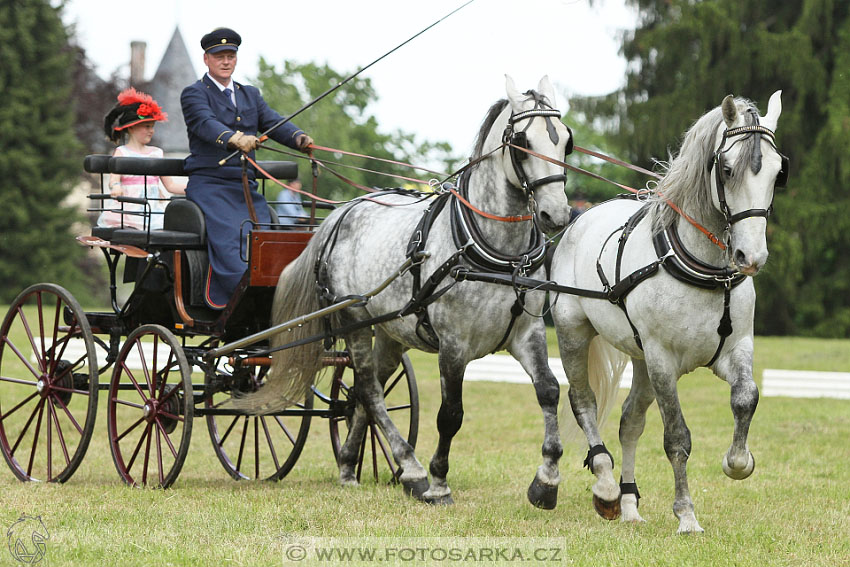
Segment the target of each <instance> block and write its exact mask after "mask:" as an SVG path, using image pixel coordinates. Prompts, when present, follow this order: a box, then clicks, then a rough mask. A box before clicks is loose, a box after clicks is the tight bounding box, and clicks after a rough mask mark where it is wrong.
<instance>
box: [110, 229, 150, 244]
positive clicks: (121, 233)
mask: <svg viewBox="0 0 850 567" xmlns="http://www.w3.org/2000/svg"><path fill="white" fill-rule="evenodd" d="M109 241H110V242H112V243H113V244H129V245H130V246H142V247H144V246H146V245H147V243H148V233H147V231H145V230H139V229H138V228H116V229H113V231H112V238H110V239H109Z"/></svg>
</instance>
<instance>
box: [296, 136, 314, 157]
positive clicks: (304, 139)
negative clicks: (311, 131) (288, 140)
mask: <svg viewBox="0 0 850 567" xmlns="http://www.w3.org/2000/svg"><path fill="white" fill-rule="evenodd" d="M295 145H296V146H297V147H298V151H299V152H304V153H307V151H308V150H309V149H310V146H312V145H313V138H311V137H310V136H308V135H307V134H298V137H297V138H295Z"/></svg>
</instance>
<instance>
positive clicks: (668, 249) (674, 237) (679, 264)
mask: <svg viewBox="0 0 850 567" xmlns="http://www.w3.org/2000/svg"><path fill="white" fill-rule="evenodd" d="M652 244H653V246H654V247H655V253H656V254H658V257H659V258H664V262H663V266H664V269H665V270H667V273H669V274H670V275H671V276H673V277H674V278H676V279H677V280H679V281H682V282H685V283H687V284H690V285H694V286H697V287H701V288H703V289H718V288H720V287H724V286H727V285H729V286H731V287H735V286H737V285H738V284H740V283H741V282H742V281H744V280H745V279H746V277H747V276H745V275H744V274H742V273H741V272H739V271H737V270H735V269H732V268H729V267H722V268H721V267H718V266H713V265H711V264H707V263H705V262H703V261H702V260H700V259H699V258H696V257H695V256H694V255H693V254H691V253H690V252H689V251H688V249H687V248H685V245H684V244H682V239H681V238H680V237H679V231H678V230H677V229H676V225H675V224H671V225H670V226H668V227H667V228H665V229H664V230H662V231H661V232H658V233H657V234H655V235H653V237H652Z"/></svg>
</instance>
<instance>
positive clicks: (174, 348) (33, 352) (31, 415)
mask: <svg viewBox="0 0 850 567" xmlns="http://www.w3.org/2000/svg"><path fill="white" fill-rule="evenodd" d="M259 165H260V166H261V167H262V169H263V170H265V171H266V172H267V173H268V174H269V175H271V176H273V177H275V178H278V179H294V178H295V177H297V167H296V165H295V164H294V163H293V162H259ZM84 167H85V170H86V171H88V172H89V173H94V174H99V175H100V181H101V189H102V190H103V187H104V176H108V174H110V173H117V174H135V175H151V176H161V175H176V176H179V175H184V171H183V160H180V159H143V158H127V157H110V156H107V155H91V156H87V157H86V158H85V162H84ZM258 177H261V176H259V175H258ZM261 185H262V186H261V190H262V191H263V192H264V191H265V179H263V183H262V184H261ZM108 197H109V195H108V194H105V193H103V192H102V193H101V194H97V195H91V198H92V199H93V200H94V202H96V203H99V204H100V206H98V207H93V208H92V209H91V210H93V211H96V210H103V203H104V202H105V199H107V198H108ZM115 200H116V201H117V202H118V207H119V208H122V209H123V207H124V206H125V205H127V204H133V205H136V206H137V208H139V207H140V208H142V212H140V213H137V214H139V215H141V216H142V217H143V218H145V219H146V221H145V224H144V226H145V228H144V229H141V230H140V229H135V228H123V227H117V228H103V227H94V228H93V229H92V234H91V236H80V237H78V238H77V240H79V241H80V243H81V244H83V245H86V246H90V247H97V248H100V249H101V250H102V252H103V255H104V257H105V259H106V262H107V266H108V268H109V278H110V295H111V304H112V305H111V307H112V309H111V311H106V312H91V311H84V310H83V308H82V307H81V306H80V304H79V303H78V302H77V301H76V300H75V299H74V298H73V297H72V296H71V294H69V293H68V292H67V291H66V290H65V289H63V288H62V287H60V286H58V285H55V284H52V283H40V284H35V285H33V286H30V287H29V288H27V289H25V290H24V291H22V292H21V293H20V294H19V295H18V297H17V298H16V299H15V300H14V302H13V303H12V304H11V306H10V307H9V310H8V313H7V314H6V316H5V319H4V320H3V322H2V327H0V450H2V453H3V456H4V458H5V459H6V462H7V463H8V464H9V467H10V468H11V469H12V472H13V473H14V475H15V476H16V477H17V478H18V479H20V480H22V481H36V480H41V481H51V482H65V481H66V480H68V479H69V478H71V476H72V475H73V474H74V472H75V471H76V470H77V468H78V467H79V465H80V463H81V461H82V459H83V457H84V456H85V453H86V450H87V448H88V446H89V442H90V440H91V438H92V435H93V432H94V428H95V418H96V416H97V413H98V406H99V405H101V406H106V408H105V410H106V420H107V430H108V442H109V447H110V450H111V452H112V457H113V461H114V463H115V466H116V468H117V470H118V473H119V475H120V476H121V478H122V479H123V480H124V482H126V483H127V484H130V485H139V486H153V487H163V488H164V487H168V486H170V485H171V484H172V483H173V482H174V481H175V480H176V479H177V476H178V475H179V473H180V470H181V468H182V466H183V463H184V460H185V458H186V455H187V453H188V450H189V442H190V438H191V434H192V428H193V420H194V418H195V417H203V418H204V420H205V421H206V426H207V430H208V432H209V436H210V439H211V440H212V445H213V450H214V451H215V453H216V455H217V456H218V459H219V461H220V462H221V464H222V465H223V466H224V469H225V470H226V471H227V473H228V474H229V475H230V476H232V477H233V478H235V479H249V478H250V479H274V480H279V479H281V478H283V477H284V476H285V475H286V474H287V473H288V472H289V471H290V470H291V469H292V467H293V466H294V465H295V462H296V461H297V459H298V457H299V455H300V453H301V451H302V449H303V447H304V444H305V443H306V440H307V433H308V430H309V427H310V422H311V419H312V418H313V417H323V418H327V419H328V423H329V428H330V437H331V444H332V447H333V451H334V455H335V456H336V455H338V452H339V448H340V446H341V443H342V442H344V441H345V436H346V434H347V421H346V420H347V419H348V418H350V417H351V415H352V412H353V410H354V405H355V396H354V392H353V390H352V388H350V387H349V384H350V383H351V382H352V380H351V376H350V373H351V372H350V371H349V370H348V369H349V368H351V364H350V358H349V356H348V354H347V352H346V351H345V350H339V351H335V350H330V349H328V350H326V352H325V356H324V364H325V365H326V366H327V367H329V370H330V374H331V375H332V377H331V380H330V384H329V387H328V390H327V393H323V392H322V391H320V390H318V389H317V388H313V390H312V393H311V394H310V395H308V396H307V398H306V399H305V400H304V401H303V403H300V404H298V405H297V406H294V407H291V408H288V409H286V410H283V411H278V412H275V413H271V414H265V415H246V414H245V413H241V412H240V411H238V410H234V409H231V408H228V407H224V402H226V401H227V400H229V399H230V398H231V396H232V395H234V394H238V393H242V392H251V391H255V390H256V389H258V388H260V387H262V385H263V383H264V380H265V376H266V373H267V372H268V370H269V366H270V361H271V356H270V354H269V352H268V346H269V341H268V339H269V337H270V336H271V334H273V333H274V332H277V330H276V329H269V323H270V322H269V319H270V314H271V310H272V299H273V296H274V289H275V286H276V284H277V280H278V276H279V274H280V272H281V271H282V270H283V268H284V267H285V266H286V264H287V263H289V262H290V261H292V260H293V259H294V258H295V257H297V256H298V254H300V252H301V251H302V250H303V249H304V247H305V246H306V244H307V242H308V241H309V239H310V238H311V236H312V234H313V231H314V229H315V227H316V223H317V222H318V219H317V218H316V215H315V208H316V207H312V214H311V219H310V222H309V223H308V224H299V225H295V226H290V225H282V224H280V223H279V222H278V217H277V215H276V214H274V211H272V223H271V224H268V225H260V224H256V223H251V222H246V224H244V225H243V234H244V238H243V240H242V242H243V246H242V253H243V258H244V259H245V260H246V261H247V266H248V270H247V271H246V273H245V275H244V277H243V279H242V281H241V282H240V284H239V286H238V288H237V289H236V291H235V292H234V294H233V296H232V297H231V299H230V301H229V302H228V304H227V306H226V308H225V309H224V310H222V311H213V310H210V309H208V308H207V307H205V304H204V301H203V289H204V284H205V280H206V277H207V271H208V262H207V251H206V250H207V244H206V228H205V224H204V217H203V214H202V213H201V211H200V208H199V207H197V205H195V204H194V203H193V202H191V201H189V200H187V199H184V198H175V199H172V200H171V201H170V202H169V203H168V206H167V207H166V209H165V212H164V219H163V229H161V230H151V229H150V215H151V211H150V203H149V202H148V201H146V200H144V199H138V198H132V197H117V198H116V199H115ZM119 212H121V211H119ZM127 214H131V213H129V212H127ZM154 214H155V213H154ZM122 260H123V262H122ZM122 267H123V272H121V269H120V268H122ZM119 272H121V273H119ZM119 275H120V276H122V279H123V283H124V284H127V285H126V286H125V287H128V288H130V289H131V291H130V292H129V295H128V296H127V297H126V298H119V295H120V294H119V284H118V278H119ZM347 374H348V376H347ZM101 377H103V378H104V380H103V381H101ZM100 391H105V392H107V395H106V399H105V400H104V399H103V398H102V397H99V396H98V394H99V392H100ZM385 395H386V398H387V404H388V409H389V410H390V411H392V412H393V413H392V414H391V415H392V416H393V418H394V421H395V422H396V424H397V426H398V427H399V429H400V430H401V431H402V432H405V431H406V432H407V438H408V441H409V442H410V443H411V445H415V443H416V437H417V432H418V414H419V401H418V393H417V388H416V381H415V377H414V373H413V369H412V367H411V365H410V362H409V360H408V359H407V357H406V356H405V358H404V359H403V361H402V364H401V365H400V367H399V369H398V370H397V372H396V373H395V374H394V376H393V377H391V378H390V380H388V381H387V383H386V386H385ZM317 406H318V407H317ZM364 461H366V462H369V461H371V474H372V475H373V476H374V477H375V478H376V479H377V478H379V475H383V474H385V473H383V472H380V471H381V470H383V469H385V468H387V467H388V468H389V470H390V473H391V474H392V477H391V478H396V477H397V475H398V471H397V470H396V466H395V464H394V463H393V461H392V458H391V456H390V452H389V448H388V447H387V446H386V444H385V442H384V441H383V439H382V438H381V434H380V432H379V430H378V428H377V427H376V426H374V425H373V424H370V427H369V428H367V433H366V435H364V438H363V440H362V442H361V451H360V469H361V470H362V467H363V463H364ZM367 474H368V473H367Z"/></svg>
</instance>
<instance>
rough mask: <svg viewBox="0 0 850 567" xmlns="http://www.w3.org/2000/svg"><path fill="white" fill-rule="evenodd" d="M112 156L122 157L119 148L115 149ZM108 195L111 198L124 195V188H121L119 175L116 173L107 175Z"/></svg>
mask: <svg viewBox="0 0 850 567" xmlns="http://www.w3.org/2000/svg"><path fill="white" fill-rule="evenodd" d="M112 155H113V156H121V155H123V154H122V153H121V152H120V151H119V148H115V151H114V152H112ZM109 194H110V195H111V196H112V197H120V196H121V195H123V194H124V188H123V187H121V175H120V174H118V173H110V174H109Z"/></svg>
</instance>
